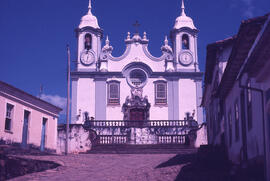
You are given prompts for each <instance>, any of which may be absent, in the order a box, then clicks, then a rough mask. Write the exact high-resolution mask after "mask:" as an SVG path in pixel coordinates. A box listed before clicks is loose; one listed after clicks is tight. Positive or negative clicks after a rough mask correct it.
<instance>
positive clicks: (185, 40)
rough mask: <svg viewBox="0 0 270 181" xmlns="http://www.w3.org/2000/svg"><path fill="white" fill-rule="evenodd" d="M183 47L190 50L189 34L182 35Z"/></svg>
mask: <svg viewBox="0 0 270 181" xmlns="http://www.w3.org/2000/svg"><path fill="white" fill-rule="evenodd" d="M182 49H183V50H188V49H189V37H188V35H187V34H184V35H183V36H182Z"/></svg>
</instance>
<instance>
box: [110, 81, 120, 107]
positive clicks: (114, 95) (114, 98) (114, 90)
mask: <svg viewBox="0 0 270 181" xmlns="http://www.w3.org/2000/svg"><path fill="white" fill-rule="evenodd" d="M119 104H120V82H118V81H110V82H108V105H119Z"/></svg>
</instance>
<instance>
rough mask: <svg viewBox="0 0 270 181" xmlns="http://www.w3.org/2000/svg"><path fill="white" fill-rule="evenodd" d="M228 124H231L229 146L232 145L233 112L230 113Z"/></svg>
mask: <svg viewBox="0 0 270 181" xmlns="http://www.w3.org/2000/svg"><path fill="white" fill-rule="evenodd" d="M228 124H229V145H230V146H231V145H232V112H231V111H229V114H228Z"/></svg>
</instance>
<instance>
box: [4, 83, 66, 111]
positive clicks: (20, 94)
mask: <svg viewBox="0 0 270 181" xmlns="http://www.w3.org/2000/svg"><path fill="white" fill-rule="evenodd" d="M0 92H4V93H6V94H8V95H12V96H14V97H17V98H19V99H22V100H24V101H26V102H28V103H31V104H33V105H35V106H38V107H41V108H43V109H45V110H49V111H52V112H53V113H55V114H59V112H61V111H62V109H61V108H59V107H57V106H55V105H53V104H51V103H48V102H46V101H44V100H42V99H39V98H37V97H36V96H33V95H31V94H28V93H26V92H24V91H22V90H20V89H18V88H16V87H14V86H12V85H9V84H7V83H5V82H2V81H0Z"/></svg>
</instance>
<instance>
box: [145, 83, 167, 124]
mask: <svg viewBox="0 0 270 181" xmlns="http://www.w3.org/2000/svg"><path fill="white" fill-rule="evenodd" d="M157 80H160V79H158V78H149V79H148V82H147V84H146V85H145V88H144V96H148V101H149V103H150V104H151V108H150V120H168V106H157V105H155V84H154V82H155V81H157ZM167 92H168V91H167ZM167 94H168V93H167ZM167 97H168V96H167Z"/></svg>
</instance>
